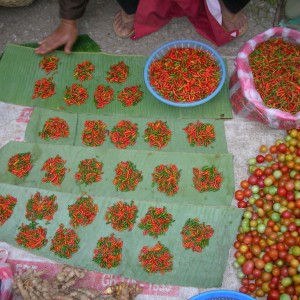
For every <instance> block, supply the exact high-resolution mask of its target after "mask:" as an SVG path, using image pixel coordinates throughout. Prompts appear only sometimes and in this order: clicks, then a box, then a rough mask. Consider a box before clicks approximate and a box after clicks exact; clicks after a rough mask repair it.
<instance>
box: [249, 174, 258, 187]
mask: <svg viewBox="0 0 300 300" xmlns="http://www.w3.org/2000/svg"><path fill="white" fill-rule="evenodd" d="M248 182H249V184H250V185H254V184H256V182H257V177H256V176H255V175H250V176H249V178H248Z"/></svg>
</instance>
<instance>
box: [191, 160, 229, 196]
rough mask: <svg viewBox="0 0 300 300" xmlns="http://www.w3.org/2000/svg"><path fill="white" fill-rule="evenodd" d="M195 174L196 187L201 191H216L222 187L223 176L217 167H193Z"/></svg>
mask: <svg viewBox="0 0 300 300" xmlns="http://www.w3.org/2000/svg"><path fill="white" fill-rule="evenodd" d="M193 174H194V177H193V183H194V187H195V189H196V190H198V191H199V192H200V193H202V192H215V191H217V190H219V189H220V188H221V185H222V181H223V177H222V174H221V173H220V172H218V170H217V168H216V167H214V166H211V167H209V166H204V167H202V169H199V168H193Z"/></svg>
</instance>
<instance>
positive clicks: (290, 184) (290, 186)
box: [284, 180, 295, 191]
mask: <svg viewBox="0 0 300 300" xmlns="http://www.w3.org/2000/svg"><path fill="white" fill-rule="evenodd" d="M284 187H285V189H286V190H287V191H293V190H294V188H295V184H294V181H293V180H288V181H286V182H285V184H284Z"/></svg>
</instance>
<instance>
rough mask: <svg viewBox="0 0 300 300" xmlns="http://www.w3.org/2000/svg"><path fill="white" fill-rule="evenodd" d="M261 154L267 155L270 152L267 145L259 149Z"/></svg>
mask: <svg viewBox="0 0 300 300" xmlns="http://www.w3.org/2000/svg"><path fill="white" fill-rule="evenodd" d="M259 152H261V153H267V152H268V147H267V146H266V145H261V146H260V147H259Z"/></svg>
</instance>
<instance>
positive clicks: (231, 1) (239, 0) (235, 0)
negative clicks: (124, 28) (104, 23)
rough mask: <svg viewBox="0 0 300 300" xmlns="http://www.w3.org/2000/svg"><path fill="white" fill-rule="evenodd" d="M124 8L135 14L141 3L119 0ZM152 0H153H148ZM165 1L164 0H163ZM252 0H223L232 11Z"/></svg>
mask: <svg viewBox="0 0 300 300" xmlns="http://www.w3.org/2000/svg"><path fill="white" fill-rule="evenodd" d="M117 1H118V3H119V5H120V6H121V7H122V9H123V10H124V11H125V12H126V13H127V14H128V15H131V14H135V12H136V10H137V7H138V5H139V0H117ZM147 1H151V0H147ZM161 1H164V0H161ZM248 2H250V0H223V3H224V5H225V6H226V7H227V8H228V10H229V11H230V12H232V13H234V14H235V13H237V12H239V11H240V10H242V9H243V8H244V7H245V6H246V4H247V3H248Z"/></svg>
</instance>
